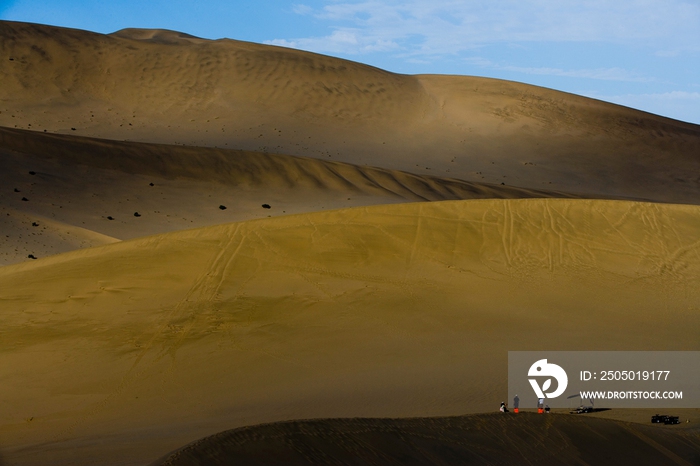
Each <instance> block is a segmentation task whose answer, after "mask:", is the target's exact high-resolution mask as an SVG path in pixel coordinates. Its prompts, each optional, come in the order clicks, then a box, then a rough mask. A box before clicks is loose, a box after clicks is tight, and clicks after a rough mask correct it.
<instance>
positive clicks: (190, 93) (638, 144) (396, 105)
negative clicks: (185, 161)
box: [0, 21, 700, 203]
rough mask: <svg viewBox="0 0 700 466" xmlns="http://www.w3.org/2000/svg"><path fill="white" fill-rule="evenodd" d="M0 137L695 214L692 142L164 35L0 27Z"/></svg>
mask: <svg viewBox="0 0 700 466" xmlns="http://www.w3.org/2000/svg"><path fill="white" fill-rule="evenodd" d="M0 80H1V81H2V83H3V86H2V88H0V126H6V127H11V128H23V129H32V130H35V131H44V130H46V131H48V132H60V133H68V134H78V135H83V136H94V137H104V138H110V139H118V140H122V139H129V140H136V141H145V142H159V143H175V144H186V145H191V146H218V147H226V148H232V149H246V150H255V151H267V152H277V153H285V154H292V155H304V156H310V157H316V158H321V159H331V160H338V161H343V162H348V163H353V164H360V165H364V164H368V165H372V166H379V167H383V168H390V169H395V170H404V171H411V172H414V173H419V174H426V173H427V174H432V175H438V176H449V177H452V178H459V179H463V180H467V181H481V182H488V183H495V184H498V185H500V184H501V183H505V184H506V185H509V186H519V187H523V188H531V189H554V190H559V191H567V192H578V193H589V192H597V193H600V194H604V195H606V196H611V197H621V196H622V197H634V198H640V197H644V198H649V199H652V200H656V201H666V202H678V203H699V202H700V183H699V182H698V177H697V175H695V174H696V173H698V171H700V160H699V159H698V154H700V127H698V126H697V125H693V124H689V123H683V122H679V121H674V120H670V119H667V118H662V117H658V116H655V115H651V114H648V113H644V112H640V111H636V110H632V109H629V108H624V107H620V106H616V105H612V104H608V103H604V102H600V101H596V100H593V99H588V98H584V97H580V96H575V95H571V94H566V93H562V92H557V91H553V90H549V89H543V88H538V87H535V86H530V85H525V84H519V83H514V82H507V81H500V80H494V79H486V78H475V77H465V76H427V75H423V76H408V75H399V74H394V73H390V72H387V71H383V70H380V69H377V68H373V67H369V66H366V65H362V64H358V63H354V62H349V61H345V60H340V59H337V58H332V57H327V56H322V55H316V54H312V53H308V52H302V51H298V50H291V49H285V48H279V47H272V46H265V45H259V44H252V43H246V42H239V41H234V40H217V41H210V40H203V39H197V38H192V37H191V36H186V35H183V34H180V33H176V32H172V31H159V30H125V31H120V32H118V33H115V34H111V35H102V34H95V33H90V32H86V31H78V30H72V29H62V28H55V27H50V26H41V25H34V24H26V23H15V22H7V21H5V22H0Z"/></svg>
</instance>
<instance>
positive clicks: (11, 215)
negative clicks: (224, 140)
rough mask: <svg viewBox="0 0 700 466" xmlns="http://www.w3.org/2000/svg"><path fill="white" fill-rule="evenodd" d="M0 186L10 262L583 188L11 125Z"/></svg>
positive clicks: (1, 239) (1, 131)
mask: <svg viewBox="0 0 700 466" xmlns="http://www.w3.org/2000/svg"><path fill="white" fill-rule="evenodd" d="M0 186H2V187H3V188H2V189H1V190H0V226H2V229H1V230H0V231H2V232H3V235H0V264H2V265H6V264H11V263H16V262H20V261H23V260H31V259H29V256H30V255H31V256H34V257H46V256H47V255H51V254H56V253H59V252H65V251H69V250H73V249H76V248H80V247H89V246H94V245H97V244H104V243H105V241H102V240H101V239H100V238H102V239H104V240H106V241H107V242H111V241H114V240H115V238H118V239H130V238H135V237H139V236H146V235H153V234H157V233H165V232H169V231H175V230H181V229H185V228H194V227H202V226H209V225H215V224H221V223H228V222H233V221H243V220H250V219H254V218H262V217H268V216H278V215H285V214H292V213H301V212H313V211H320V210H324V209H325V210H330V209H337V208H346V207H355V206H362V205H373V204H391V203H399V202H407V201H435V200H449V199H482V198H531V197H575V196H573V195H570V194H566V193H561V192H556V191H544V190H534V189H522V188H516V187H511V186H501V185H489V184H485V183H473V182H467V181H461V180H456V179H451V178H444V177H443V178H441V177H435V176H427V175H415V174H411V173H407V172H401V171H397V170H387V169H382V168H374V167H367V166H357V165H350V164H346V163H341V162H331V161H327V160H317V159H313V158H307V157H296V156H287V155H275V154H265V153H259V152H250V151H236V150H223V149H214V148H196V147H181V146H167V145H158V144H147V143H127V142H117V141H109V140H100V139H90V138H83V137H76V136H65V135H53V134H43V133H36V132H31V131H26V130H16V129H8V128H0ZM263 204H266V205H268V206H269V207H270V208H269V209H265V208H263V207H262V205H263ZM136 212H137V213H138V214H139V216H135V213H136ZM49 224H51V227H49ZM86 235H87V236H86ZM106 237H109V239H107V238H106Z"/></svg>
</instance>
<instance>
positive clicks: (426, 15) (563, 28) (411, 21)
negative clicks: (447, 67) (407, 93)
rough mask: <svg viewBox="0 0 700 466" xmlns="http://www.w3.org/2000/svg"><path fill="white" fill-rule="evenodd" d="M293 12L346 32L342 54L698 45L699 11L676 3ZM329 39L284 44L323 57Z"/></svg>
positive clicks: (405, 3) (372, 3)
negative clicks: (352, 43) (541, 44)
mask: <svg viewBox="0 0 700 466" xmlns="http://www.w3.org/2000/svg"><path fill="white" fill-rule="evenodd" d="M296 9H297V10H298V11H299V13H300V14H312V15H313V16H315V17H316V18H317V19H319V20H322V21H325V22H327V23H328V25H329V26H330V27H331V28H333V29H335V30H336V31H341V30H352V31H353V33H354V34H355V35H356V37H357V38H358V40H357V42H356V47H355V48H352V47H349V46H345V47H343V50H344V51H345V52H347V53H364V52H368V51H372V50H373V49H371V48H369V49H368V48H367V47H366V46H367V44H368V43H370V44H371V43H377V42H379V40H380V38H381V40H383V41H386V42H388V43H391V44H394V45H393V46H401V47H403V49H404V50H407V51H409V50H410V53H413V54H416V55H430V54H453V53H458V52H460V51H463V50H467V49H470V48H473V47H477V46H480V45H484V44H489V43H503V42H523V41H554V42H571V41H584V42H585V41H593V42H610V43H625V44H630V45H634V44H636V45H647V46H652V47H654V48H658V49H659V50H660V53H664V51H668V50H672V51H679V50H681V51H682V50H686V49H688V48H692V47H696V45H695V44H698V43H700V27H699V26H698V25H700V4H698V3H697V2H689V1H684V0H625V1H624V2H610V1H608V0H561V1H551V0H472V1H468V2H465V1H457V0H382V1H380V0H359V1H332V2H330V3H329V4H327V5H326V6H324V7H323V8H321V9H315V10H314V9H312V8H310V7H308V6H305V5H299V6H298V7H296ZM337 39H338V37H334V36H333V35H330V36H327V37H307V38H298V39H293V40H290V41H289V42H288V43H294V44H297V47H299V48H307V49H313V50H314V51H329V47H331V46H330V45H329V44H325V42H326V41H328V40H330V41H334V40H337ZM408 43H410V44H412V45H411V46H409V45H408ZM381 49H382V50H385V48H381ZM666 53H668V52H666Z"/></svg>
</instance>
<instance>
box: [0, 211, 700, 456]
mask: <svg viewBox="0 0 700 466" xmlns="http://www.w3.org/2000/svg"><path fill="white" fill-rule="evenodd" d="M699 219H700V207H696V206H682V205H666V204H645V203H634V202H622V201H591V200H537V199H533V200H475V201H448V202H435V203H417V204H397V205H390V206H373V207H366V208H357V209H346V210H340V211H333V212H322V213H312V214H303V215H295V216H287V217H278V218H272V219H263V220H256V221H249V222H244V223H239V224H228V225H222V226H215V227H208V228H204V229H197V230H189V231H180V232H175V233H169V234H164V235H159V236H152V237H148V238H141V239H135V240H132V241H123V242H119V243H115V244H112V245H107V246H100V247H97V248H91V249H83V250H79V251H74V252H71V253H66V254H63V255H58V256H53V257H47V258H45V259H39V260H37V261H32V262H29V263H23V264H16V265H11V266H7V267H3V268H0V303H2V320H3V325H2V327H0V339H1V340H2V351H0V380H2V389H1V391H0V393H2V403H0V420H1V421H0V422H2V424H1V425H0V439H1V440H0V442H1V443H0V452H1V453H2V454H4V455H5V456H6V457H7V458H8V460H12V461H17V462H18V463H20V464H42V463H44V464H45V463H46V458H47V457H50V458H52V459H53V460H54V461H63V460H67V459H68V458H70V459H71V460H75V461H77V463H76V464H79V463H81V462H82V464H95V463H100V464H110V462H113V463H117V459H118V460H119V461H121V462H123V463H129V462H131V463H136V462H147V461H153V460H154V459H155V458H158V457H159V456H162V455H163V454H165V453H167V452H168V451H172V450H174V449H175V448H177V447H179V446H181V445H184V444H186V443H187V442H190V441H193V440H195V439H197V438H201V437H203V436H205V435H210V434H213V433H216V432H219V431H222V430H225V429H230V428H234V427H238V426H244V425H251V424H255V423H260V422H267V421H275V420H285V419H302V418H312V417H348V416H372V417H402V416H435V415H454V414H460V413H469V412H484V411H491V410H494V409H495V408H496V407H497V405H498V403H499V402H500V401H501V400H502V399H504V398H505V395H506V377H507V369H506V365H507V351H508V350H538V349H539V350H542V349H557V350H586V349H594V350H698V349H700V340H698V338H697V329H698V328H700V312H698V302H700V289H699V288H698V287H697V283H698V280H700V254H698V253H699V248H700V220H699ZM534 402H535V400H525V399H523V400H522V405H523V406H524V407H527V406H528V405H529V404H534ZM692 421H693V422H696V421H700V419H695V420H692ZM105 445H107V446H105ZM76 452H79V455H76Z"/></svg>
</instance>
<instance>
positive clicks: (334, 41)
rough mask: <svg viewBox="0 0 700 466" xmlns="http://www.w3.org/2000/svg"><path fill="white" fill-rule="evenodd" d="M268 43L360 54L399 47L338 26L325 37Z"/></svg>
mask: <svg viewBox="0 0 700 466" xmlns="http://www.w3.org/2000/svg"><path fill="white" fill-rule="evenodd" d="M265 43H266V44H269V45H279V46H281V47H290V48H295V49H302V50H310V51H312V52H318V53H338V54H343V53H347V54H362V53H371V52H387V51H391V50H397V49H398V48H399V46H398V44H397V43H396V42H393V41H391V40H387V39H384V38H382V37H379V36H368V35H366V34H363V32H362V31H361V30H360V29H353V28H339V29H336V30H335V31H333V33H332V34H331V35H329V36H326V37H312V38H306V39H292V40H286V39H275V40H270V41H266V42H265Z"/></svg>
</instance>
